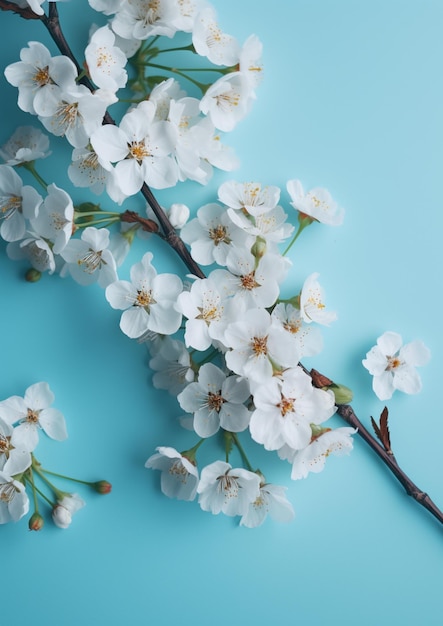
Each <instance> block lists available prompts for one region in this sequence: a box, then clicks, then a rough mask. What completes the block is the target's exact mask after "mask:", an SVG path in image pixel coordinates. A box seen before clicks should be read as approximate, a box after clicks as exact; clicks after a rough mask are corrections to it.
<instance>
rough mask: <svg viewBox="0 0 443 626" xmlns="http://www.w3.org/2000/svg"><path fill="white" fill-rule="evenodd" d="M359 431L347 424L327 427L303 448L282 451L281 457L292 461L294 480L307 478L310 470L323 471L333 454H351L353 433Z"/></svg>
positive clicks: (292, 476)
mask: <svg viewBox="0 0 443 626" xmlns="http://www.w3.org/2000/svg"><path fill="white" fill-rule="evenodd" d="M356 432H357V431H356V430H355V429H354V428H349V427H347V426H345V427H342V428H335V429H334V430H331V429H326V430H325V431H324V432H323V433H322V434H320V435H319V436H316V437H313V438H312V441H311V443H310V444H309V445H308V446H306V448H304V449H303V450H298V451H290V450H289V449H287V450H286V451H283V452H282V453H281V452H280V451H279V456H281V458H287V459H288V460H289V461H290V462H291V463H292V472H291V478H292V480H298V479H300V478H306V477H307V475H308V474H309V472H314V473H316V474H317V473H318V472H321V471H322V469H323V468H324V466H325V463H326V459H327V458H328V456H330V455H331V454H334V455H336V456H343V455H345V454H349V453H350V452H351V450H352V447H353V442H352V437H351V435H355V433H356Z"/></svg>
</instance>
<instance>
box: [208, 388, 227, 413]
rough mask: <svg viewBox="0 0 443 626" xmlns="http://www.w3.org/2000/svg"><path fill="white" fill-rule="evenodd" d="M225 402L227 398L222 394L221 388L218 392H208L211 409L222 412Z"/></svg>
mask: <svg viewBox="0 0 443 626" xmlns="http://www.w3.org/2000/svg"><path fill="white" fill-rule="evenodd" d="M224 402H226V400H225V399H224V398H223V396H222V395H221V389H220V391H218V392H217V393H213V392H212V391H210V392H209V393H208V407H209V409H210V410H211V411H216V412H217V413H220V409H221V408H222V406H223V403H224Z"/></svg>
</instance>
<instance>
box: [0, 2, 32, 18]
mask: <svg viewBox="0 0 443 626" xmlns="http://www.w3.org/2000/svg"><path fill="white" fill-rule="evenodd" d="M0 10H2V11H12V12H13V13H17V14H18V15H20V17H23V18H24V19H25V20H39V19H40V18H41V15H37V13H34V11H33V10H32V9H31V8H30V7H28V8H26V9H24V8H23V9H22V8H20V7H19V6H18V5H17V4H14V3H13V2H8V1H7V0H0Z"/></svg>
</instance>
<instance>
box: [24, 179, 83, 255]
mask: <svg viewBox="0 0 443 626" xmlns="http://www.w3.org/2000/svg"><path fill="white" fill-rule="evenodd" d="M73 222H74V205H73V202H72V199H71V197H70V196H69V194H68V193H67V192H66V191H64V190H63V189H60V188H59V187H57V185H55V184H54V183H51V184H50V185H48V195H47V196H46V198H45V199H44V200H43V203H42V205H41V206H40V210H39V212H38V215H37V217H36V218H34V219H32V220H31V225H32V229H33V230H34V231H35V232H36V233H38V235H40V237H43V238H44V239H46V240H49V241H50V242H51V243H52V247H51V249H52V252H53V253H54V254H59V253H60V252H61V251H62V250H63V248H64V247H65V246H66V244H67V243H68V241H69V239H70V238H71V236H72V232H73Z"/></svg>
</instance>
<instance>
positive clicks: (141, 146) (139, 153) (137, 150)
mask: <svg viewBox="0 0 443 626" xmlns="http://www.w3.org/2000/svg"><path fill="white" fill-rule="evenodd" d="M128 148H129V154H130V155H131V158H133V159H135V160H136V161H139V162H140V161H143V159H145V158H146V157H148V156H151V154H150V152H149V150H148V149H147V148H146V146H145V142H144V141H143V140H142V141H133V142H132V143H129V144H128Z"/></svg>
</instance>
